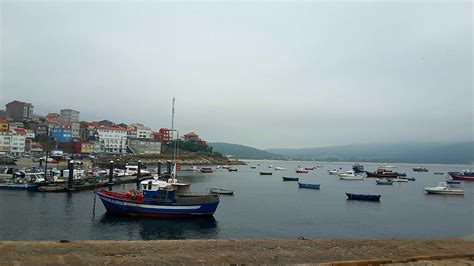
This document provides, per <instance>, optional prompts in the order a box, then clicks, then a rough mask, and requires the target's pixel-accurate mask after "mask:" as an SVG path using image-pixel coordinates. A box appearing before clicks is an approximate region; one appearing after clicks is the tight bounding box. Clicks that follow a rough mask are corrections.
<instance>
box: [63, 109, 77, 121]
mask: <svg viewBox="0 0 474 266" xmlns="http://www.w3.org/2000/svg"><path fill="white" fill-rule="evenodd" d="M59 121H61V122H64V123H72V122H79V111H75V110H71V109H62V110H61V111H60V112H59Z"/></svg>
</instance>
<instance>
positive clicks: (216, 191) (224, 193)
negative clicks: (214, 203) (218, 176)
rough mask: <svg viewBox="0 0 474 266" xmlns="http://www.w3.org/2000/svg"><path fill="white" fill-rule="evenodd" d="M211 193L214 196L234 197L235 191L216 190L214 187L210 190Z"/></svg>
mask: <svg viewBox="0 0 474 266" xmlns="http://www.w3.org/2000/svg"><path fill="white" fill-rule="evenodd" d="M209 191H210V192H211V193H212V194H221V195H234V191H233V190H229V189H223V188H216V187H213V188H210V189H209Z"/></svg>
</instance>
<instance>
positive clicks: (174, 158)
mask: <svg viewBox="0 0 474 266" xmlns="http://www.w3.org/2000/svg"><path fill="white" fill-rule="evenodd" d="M174 102H175V98H174V96H173V108H172V109H171V134H172V136H173V141H174V143H173V144H174V145H173V146H174V147H173V161H174V166H173V172H174V176H173V178H176V157H177V153H178V134H176V139H175V138H174Z"/></svg>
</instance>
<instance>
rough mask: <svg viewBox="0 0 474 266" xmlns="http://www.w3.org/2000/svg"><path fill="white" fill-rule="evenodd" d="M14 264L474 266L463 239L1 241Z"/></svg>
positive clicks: (1, 255) (473, 252)
mask: <svg viewBox="0 0 474 266" xmlns="http://www.w3.org/2000/svg"><path fill="white" fill-rule="evenodd" d="M0 261H9V263H11V265H33V264H34V265H88V264H93V265H110V264H113V265H118V264H127V265H129V264H132V263H133V264H137V265H145V264H146V265H149V264H185V265H195V264H319V265H381V264H389V265H391V264H393V265H472V264H473V263H474V242H473V241H466V240H461V239H434V240H400V239H384V240H373V239H362V240H351V239H338V240H321V239H299V240H294V239H267V240H264V239H261V240H233V239H229V240H160V241H68V240H60V241H0Z"/></svg>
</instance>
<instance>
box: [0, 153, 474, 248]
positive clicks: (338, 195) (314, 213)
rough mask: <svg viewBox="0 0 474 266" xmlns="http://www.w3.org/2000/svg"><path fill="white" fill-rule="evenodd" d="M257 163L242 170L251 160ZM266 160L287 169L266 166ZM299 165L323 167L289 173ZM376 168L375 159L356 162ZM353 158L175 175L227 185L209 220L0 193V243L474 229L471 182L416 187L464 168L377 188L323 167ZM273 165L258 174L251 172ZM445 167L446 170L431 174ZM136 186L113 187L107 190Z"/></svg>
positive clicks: (450, 233) (198, 183) (201, 186)
mask: <svg viewBox="0 0 474 266" xmlns="http://www.w3.org/2000/svg"><path fill="white" fill-rule="evenodd" d="M258 163H259V164H261V166H257V169H250V166H256V165H257V164H258ZM269 165H273V166H283V167H286V168H287V170H286V171H274V170H271V169H269V168H268V166H269ZM298 165H301V166H303V167H313V166H316V165H322V166H323V167H324V168H322V169H318V170H314V171H310V173H309V174H295V171H294V169H295V168H296V167H297V166H298ZM363 165H364V166H365V169H366V170H368V171H374V170H375V169H376V168H377V166H378V165H379V164H375V163H364V164H363ZM351 166H352V163H321V162H284V161H251V162H249V165H246V166H238V167H237V168H238V172H227V171H226V170H215V171H214V173H212V174H201V173H191V172H179V174H181V177H180V178H179V180H180V181H183V182H190V183H192V187H191V189H192V191H193V192H205V191H206V190H207V189H208V188H210V187H221V188H228V189H234V190H235V195H234V196H221V203H220V205H219V207H218V209H217V212H216V213H215V215H214V218H211V219H192V220H157V219H153V218H135V217H117V216H113V215H109V214H107V213H106V212H105V209H104V207H103V205H102V203H101V202H100V200H99V199H98V198H97V199H96V202H95V213H94V212H93V210H94V193H93V192H92V191H84V192H78V193H73V194H66V193H31V192H26V191H6V190H0V239H2V240H58V239H70V240H80V239H81V240H82V239H113V240H142V239H143V240H151V239H228V238H232V239H256V238H297V237H299V236H303V237H306V238H394V237H396V238H441V237H469V238H472V237H473V236H474V182H471V183H469V182H463V184H462V185H463V188H464V191H465V195H464V196H442V195H427V194H425V193H424V190H423V188H424V187H426V186H437V184H438V183H439V182H440V181H443V179H444V177H445V175H446V173H447V172H448V171H460V170H463V169H467V168H470V167H471V168H472V166H459V165H423V166H424V167H426V168H428V169H429V170H430V171H429V172H428V173H415V172H413V171H412V167H416V166H419V165H410V164H397V168H395V169H394V170H396V171H399V172H405V173H407V176H409V177H415V178H416V181H414V182H412V181H410V182H408V183H394V185H393V186H380V185H379V186H377V185H376V184H375V179H373V178H369V179H366V180H365V181H343V180H339V179H338V178H337V176H330V175H329V174H328V172H327V170H329V169H334V168H340V167H342V169H343V170H350V169H351ZM268 170H271V171H273V175H271V176H261V175H259V171H268ZM434 172H444V173H445V175H435V174H434ZM282 176H298V177H300V181H301V182H307V183H320V184H321V190H311V189H299V188H298V184H297V183H296V182H283V181H282ZM131 188H135V184H128V185H119V186H115V187H113V190H114V191H125V190H128V189H131ZM345 192H353V193H367V194H381V195H382V198H381V202H380V203H376V202H361V201H348V200H346V196H345Z"/></svg>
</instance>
